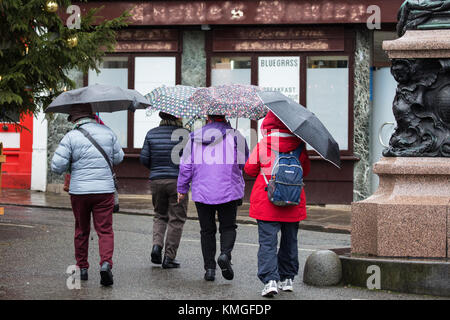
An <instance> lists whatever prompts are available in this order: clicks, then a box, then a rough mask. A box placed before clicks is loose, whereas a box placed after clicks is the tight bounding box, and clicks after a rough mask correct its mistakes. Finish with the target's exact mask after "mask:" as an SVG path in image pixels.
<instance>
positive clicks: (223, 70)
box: [211, 57, 252, 146]
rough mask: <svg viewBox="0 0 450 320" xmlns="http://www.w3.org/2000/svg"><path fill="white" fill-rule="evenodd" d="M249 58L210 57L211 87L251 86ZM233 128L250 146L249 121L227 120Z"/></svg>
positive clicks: (240, 119)
mask: <svg viewBox="0 0 450 320" xmlns="http://www.w3.org/2000/svg"><path fill="white" fill-rule="evenodd" d="M251 64H252V59H251V57H212V58H211V86H218V85H222V84H245V85H247V84H251V75H252V69H251ZM229 120H230V123H231V125H232V126H233V128H237V129H239V131H240V132H241V133H242V135H243V136H244V137H245V138H246V140H247V144H248V145H249V146H250V145H251V121H250V120H249V119H244V118H239V119H229Z"/></svg>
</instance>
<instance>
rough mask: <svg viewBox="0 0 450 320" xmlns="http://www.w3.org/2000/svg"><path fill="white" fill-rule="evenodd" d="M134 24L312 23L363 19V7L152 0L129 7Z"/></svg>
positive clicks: (284, 0)
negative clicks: (165, 0) (134, 15)
mask: <svg viewBox="0 0 450 320" xmlns="http://www.w3.org/2000/svg"><path fill="white" fill-rule="evenodd" d="M133 11H134V13H138V17H139V19H137V18H134V20H135V22H136V23H143V22H144V21H145V23H155V24H159V25H161V24H208V23H219V22H220V23H230V24H232V23H239V22H244V23H247V24H248V23H264V24H274V23H315V22H320V21H327V22H333V21H335V22H343V21H348V22H352V23H359V22H364V21H365V20H366V18H367V16H368V15H367V12H366V11H367V6H366V5H364V4H362V3H360V4H348V3H346V2H337V3H335V2H334V1H329V0H328V1H324V0H323V1H310V2H306V3H304V2H302V3H299V2H297V1H291V0H270V1H269V0H261V1H259V2H256V3H252V4H249V3H246V2H241V1H224V2H222V1H192V2H189V3H186V2H181V1H174V2H160V1H158V2H153V3H146V4H145V5H144V6H142V5H140V6H137V7H135V8H134V9H133Z"/></svg>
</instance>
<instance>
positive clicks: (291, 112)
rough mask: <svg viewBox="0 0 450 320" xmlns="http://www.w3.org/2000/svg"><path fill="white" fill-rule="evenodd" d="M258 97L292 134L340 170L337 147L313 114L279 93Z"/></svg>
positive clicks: (264, 94)
mask: <svg viewBox="0 0 450 320" xmlns="http://www.w3.org/2000/svg"><path fill="white" fill-rule="evenodd" d="M258 95H259V97H260V98H261V100H262V101H263V102H264V104H265V105H266V106H267V107H268V108H269V109H270V110H271V111H272V112H273V113H274V114H275V115H276V116H277V117H278V119H280V120H281V121H282V122H283V123H284V124H285V125H286V127H288V128H289V130H291V131H292V133H294V134H295V135H296V136H298V137H299V138H300V139H302V140H303V141H305V142H306V143H308V144H309V145H310V146H311V147H312V148H313V149H314V150H315V151H317V153H318V154H319V155H320V156H321V157H322V158H324V159H325V160H327V161H329V162H331V163H332V164H334V165H335V166H337V167H338V168H340V166H341V157H340V152H339V145H338V143H337V142H336V141H335V140H334V138H333V136H332V135H331V134H330V132H328V130H327V128H325V126H324V125H323V123H322V122H321V121H320V120H319V119H318V118H317V117H316V115H315V114H314V113H312V112H311V111H309V110H308V109H306V108H305V107H303V106H302V105H300V104H298V103H297V102H295V101H294V100H292V99H290V98H288V97H286V96H285V95H284V94H282V93H280V92H272V91H270V92H260V93H258Z"/></svg>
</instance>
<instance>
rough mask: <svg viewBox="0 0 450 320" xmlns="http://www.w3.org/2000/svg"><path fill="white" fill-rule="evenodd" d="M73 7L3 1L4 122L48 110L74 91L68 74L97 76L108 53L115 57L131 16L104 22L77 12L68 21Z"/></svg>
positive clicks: (0, 99)
mask: <svg viewBox="0 0 450 320" xmlns="http://www.w3.org/2000/svg"><path fill="white" fill-rule="evenodd" d="M69 6H71V2H70V1H67V0H58V1H52V0H24V1H22V0H0V122H17V119H18V117H20V116H21V115H24V114H26V113H33V114H36V113H37V112H38V111H39V110H42V109H45V108H46V107H47V106H48V105H49V104H50V103H51V101H52V100H53V99H54V98H55V97H56V96H57V95H59V94H60V93H61V92H63V91H65V90H70V89H73V88H74V86H75V84H74V82H73V81H72V80H71V79H70V78H69V77H68V71H69V70H73V69H76V70H80V71H82V72H83V73H86V72H88V70H89V69H95V70H97V71H98V68H97V65H98V63H99V62H100V61H101V59H102V57H103V56H104V54H105V52H110V51H114V45H115V36H116V33H115V30H117V29H118V28H121V27H123V26H126V20H127V19H128V17H129V13H128V12H124V13H123V14H122V15H121V16H120V17H117V18H115V19H113V20H104V19H100V17H98V16H97V14H99V12H101V8H97V9H91V10H90V11H89V12H87V13H85V14H83V15H78V14H77V10H76V9H77V8H78V7H76V6H75V7H71V8H72V10H73V12H74V14H71V15H69V14H67V16H68V18H67V19H64V20H63V19H62V18H61V17H62V16H66V15H65V14H64V13H65V12H66V10H67V8H69ZM71 8H69V9H71ZM69 13H71V12H69ZM98 21H100V22H98ZM97 22H98V23H97Z"/></svg>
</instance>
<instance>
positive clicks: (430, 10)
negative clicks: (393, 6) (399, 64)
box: [397, 0, 450, 37]
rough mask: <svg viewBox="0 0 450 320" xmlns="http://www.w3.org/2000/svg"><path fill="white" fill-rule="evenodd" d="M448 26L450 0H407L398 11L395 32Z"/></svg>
mask: <svg viewBox="0 0 450 320" xmlns="http://www.w3.org/2000/svg"><path fill="white" fill-rule="evenodd" d="M448 28H450V0H407V1H405V2H404V3H403V5H402V6H401V8H400V11H399V13H398V24H397V33H398V36H399V37H401V36H403V35H404V34H405V32H406V30H413V29H422V30H423V29H448Z"/></svg>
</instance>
